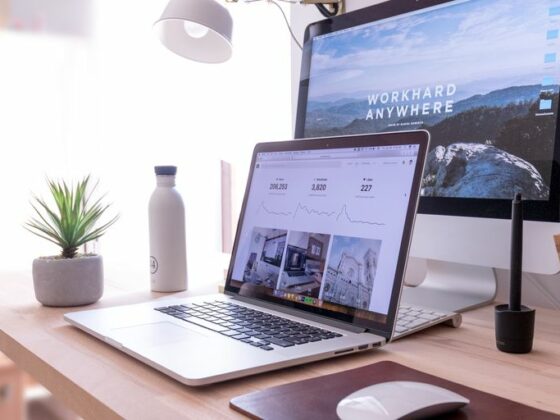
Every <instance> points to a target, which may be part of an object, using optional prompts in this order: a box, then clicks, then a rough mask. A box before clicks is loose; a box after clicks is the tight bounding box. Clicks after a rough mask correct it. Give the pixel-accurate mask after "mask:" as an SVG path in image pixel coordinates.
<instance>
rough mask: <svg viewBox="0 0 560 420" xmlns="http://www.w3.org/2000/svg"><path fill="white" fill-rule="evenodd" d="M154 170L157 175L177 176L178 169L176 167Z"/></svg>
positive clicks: (163, 167)
mask: <svg viewBox="0 0 560 420" xmlns="http://www.w3.org/2000/svg"><path fill="white" fill-rule="evenodd" d="M154 170H155V171H156V175H176V174H177V167H176V166H154Z"/></svg>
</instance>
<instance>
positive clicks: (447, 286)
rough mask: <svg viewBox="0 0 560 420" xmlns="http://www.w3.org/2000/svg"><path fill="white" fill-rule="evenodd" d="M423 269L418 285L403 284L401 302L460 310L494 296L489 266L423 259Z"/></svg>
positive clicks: (474, 306) (454, 310) (492, 273)
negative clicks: (421, 278)
mask: <svg viewBox="0 0 560 420" xmlns="http://www.w3.org/2000/svg"><path fill="white" fill-rule="evenodd" d="M426 263H427V273H426V277H425V278H424V281H423V282H422V283H421V284H419V285H418V286H405V287H404V289H403V294H402V297H401V305H406V304H409V305H414V306H423V307H427V308H432V309H436V310H437V309H441V310H442V311H447V312H464V311H467V310H469V309H474V308H477V307H479V306H484V305H487V304H489V303H491V302H492V301H493V300H494V298H495V297H496V288H497V287H496V275H495V272H494V269H493V268H489V267H481V266H475V265H467V264H458V263H452V262H447V261H437V260H427V261H426Z"/></svg>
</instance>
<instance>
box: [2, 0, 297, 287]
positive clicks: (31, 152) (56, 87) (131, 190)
mask: <svg viewBox="0 0 560 420" xmlns="http://www.w3.org/2000/svg"><path fill="white" fill-rule="evenodd" d="M93 4H94V7H93V12H92V17H91V18H92V22H93V25H92V27H93V30H92V33H91V35H90V36H88V37H68V36H64V37H63V36H56V35H48V34H39V33H29V32H18V31H3V32H0V57H2V65H1V67H0V92H2V95H1V96H0V113H1V114H0V115H2V125H1V128H0V133H1V138H2V143H1V144H2V146H3V150H2V152H1V153H0V176H1V178H2V192H3V200H2V203H3V206H2V207H3V208H2V217H1V218H0V232H2V238H3V240H2V241H0V253H2V255H3V258H2V266H1V268H2V269H3V270H27V269H30V266H31V261H32V259H33V258H34V257H36V256H39V255H53V254H56V253H57V252H58V250H57V249H56V247H54V246H51V245H49V244H48V243H44V241H42V240H40V239H38V238H35V237H34V236H32V235H31V234H29V233H28V232H26V231H25V230H24V229H23V228H22V224H23V222H24V221H25V220H26V218H27V217H28V216H29V215H30V213H31V212H30V206H29V204H28V201H29V198H30V193H31V191H33V192H37V193H39V194H42V195H44V194H45V186H44V179H45V177H46V176H49V177H55V178H56V177H64V178H65V179H77V178H79V177H82V176H84V175H86V174H89V173H91V174H92V175H93V176H94V177H95V178H99V179H100V184H99V191H100V192H108V196H107V200H108V201H110V202H112V203H113V206H112V209H111V210H112V211H113V212H119V213H120V214H121V219H120V220H119V222H118V223H117V224H116V225H115V226H113V227H112V228H111V230H110V231H109V232H108V234H107V235H106V236H105V237H103V238H101V240H100V243H99V249H100V252H101V254H102V255H103V256H104V259H105V266H106V271H107V273H116V274H115V275H117V276H120V275H124V276H128V277H130V279H131V281H133V282H136V283H137V284H138V287H147V285H148V284H149V283H148V276H149V274H148V273H149V271H148V234H147V203H148V199H149V196H150V194H151V191H152V190H153V188H154V186H155V180H154V174H153V166H154V165H157V164H175V165H177V166H178V167H179V173H178V177H177V178H178V179H177V186H178V188H179V191H180V192H181V194H182V195H183V199H184V201H185V205H186V213H187V215H186V216H187V252H188V256H187V257H188V265H189V274H190V281H191V284H193V285H196V284H202V283H204V282H215V281H216V280H217V278H221V277H222V276H223V268H224V264H225V263H226V259H227V257H224V256H223V255H222V253H221V224H220V223H221V212H220V160H226V161H228V162H231V163H232V164H233V167H234V170H235V173H236V183H235V185H236V189H235V190H234V202H235V203H237V206H236V207H234V208H235V211H237V210H238V205H239V202H240V196H241V194H242V187H243V186H244V178H245V175H246V171H247V169H248V168H247V166H248V163H249V158H250V154H251V150H252V147H253V145H254V144H255V143H256V142H259V141H270V140H283V139H286V138H289V137H290V136H291V108H290V107H291V103H290V100H291V91H290V68H291V66H290V37H289V35H288V33H287V32H286V28H285V27H284V26H283V25H284V22H283V20H282V17H281V16H280V14H279V12H278V10H276V9H275V8H274V6H270V5H267V4H266V3H255V4H231V5H226V7H228V9H229V10H230V12H231V13H232V16H233V19H234V24H235V27H234V35H233V36H234V55H233V58H232V59H231V60H230V61H229V62H227V63H225V64H222V65H215V66H211V65H203V64H198V63H194V62H190V61H187V60H184V59H182V58H180V57H178V56H175V55H174V54H172V53H170V52H169V51H167V50H166V49H165V48H164V47H163V46H161V45H160V44H159V42H158V41H157V39H156V37H155V36H154V34H153V33H152V29H151V26H152V23H153V22H154V21H155V20H156V19H157V18H158V17H159V14H160V13H161V11H162V10H163V8H164V6H165V1H163V0H162V1H153V0H150V1H145V0H144V1H131V0H119V1H116V2H110V1H106V0H97V1H94V3H93ZM68 19H71V16H68ZM216 277H217V278H216Z"/></svg>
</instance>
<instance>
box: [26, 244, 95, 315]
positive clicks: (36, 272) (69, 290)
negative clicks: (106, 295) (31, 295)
mask: <svg viewBox="0 0 560 420" xmlns="http://www.w3.org/2000/svg"><path fill="white" fill-rule="evenodd" d="M33 285H34V286H35V297H36V298H37V300H38V301H39V302H41V303H42V304H43V305H45V306H81V305H89V304H90V303H94V302H97V301H98V300H99V299H100V298H101V296H102V295H103V259H102V258H101V256H99V255H87V256H81V257H76V258H69V259H64V258H58V257H47V258H37V259H35V260H33Z"/></svg>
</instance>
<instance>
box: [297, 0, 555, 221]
mask: <svg viewBox="0 0 560 420" xmlns="http://www.w3.org/2000/svg"><path fill="white" fill-rule="evenodd" d="M454 2H455V0H391V1H386V2H383V3H380V4H376V5H373V6H369V7H365V8H363V9H358V10H355V11H353V12H349V13H346V14H342V15H340V16H336V17H334V18H329V19H325V20H321V21H318V22H314V23H311V24H309V25H308V26H307V28H306V30H305V38H304V45H303V54H302V61H301V73H300V83H299V93H298V107H297V113H296V121H295V138H296V139H297V138H304V134H305V130H304V129H305V118H306V111H307V97H308V88H309V72H310V64H311V52H312V42H310V41H311V40H312V38H314V37H316V36H319V35H324V34H328V33H331V32H336V31H339V30H343V29H348V28H351V27H354V26H358V25H362V24H365V23H370V22H374V21H377V20H381V19H386V18H390V17H394V16H397V15H400V14H404V13H409V12H414V11H417V10H421V9H425V8H428V7H432V6H438V5H442V4H444V3H454ZM556 112H557V120H556V135H555V139H554V153H553V156H552V168H551V177H550V196H549V199H548V200H547V201H545V200H524V218H525V219H527V220H535V221H546V222H560V141H559V138H560V112H559V110H558V109H557V110H556ZM512 198H513V197H512ZM418 212H419V213H423V214H432V215H443V216H464V217H482V218H494V219H509V218H510V217H511V200H508V199H487V198H484V199H481V198H454V197H422V196H421V197H420V204H419V206H418Z"/></svg>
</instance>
